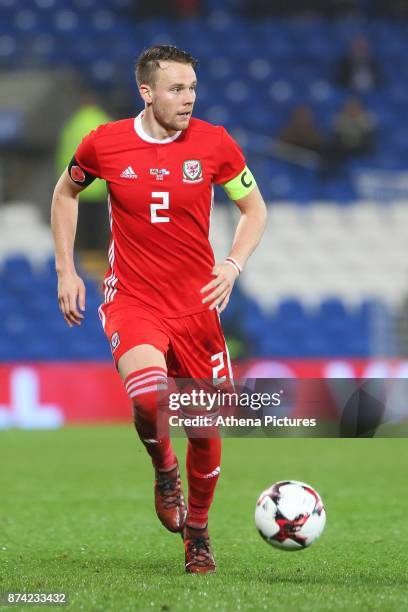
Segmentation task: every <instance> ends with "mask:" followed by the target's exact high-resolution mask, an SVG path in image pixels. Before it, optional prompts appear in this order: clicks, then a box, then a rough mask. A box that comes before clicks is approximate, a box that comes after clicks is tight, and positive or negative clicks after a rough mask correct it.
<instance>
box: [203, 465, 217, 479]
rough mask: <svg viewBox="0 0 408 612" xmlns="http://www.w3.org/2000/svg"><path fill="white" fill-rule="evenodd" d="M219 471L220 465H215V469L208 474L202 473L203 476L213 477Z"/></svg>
mask: <svg viewBox="0 0 408 612" xmlns="http://www.w3.org/2000/svg"><path fill="white" fill-rule="evenodd" d="M220 472H221V468H220V466H218V467H216V468H215V470H213V471H212V472H210V473H209V474H204V476H203V478H215V477H216V476H218V474H219V473H220Z"/></svg>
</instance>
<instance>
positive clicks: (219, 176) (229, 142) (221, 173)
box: [214, 127, 246, 184]
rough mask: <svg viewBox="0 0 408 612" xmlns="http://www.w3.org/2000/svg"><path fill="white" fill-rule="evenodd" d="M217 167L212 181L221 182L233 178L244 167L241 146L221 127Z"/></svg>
mask: <svg viewBox="0 0 408 612" xmlns="http://www.w3.org/2000/svg"><path fill="white" fill-rule="evenodd" d="M216 163H217V167H216V172H215V175H214V183H216V184H223V183H226V182H227V181H230V180H231V179H233V178H235V177H236V176H237V175H238V174H239V173H240V172H242V170H243V169H244V168H245V165H246V163H245V157H244V154H243V153H242V150H241V147H240V146H239V145H238V143H236V142H235V140H234V139H233V138H232V137H231V136H230V135H229V134H228V132H227V130H226V129H225V128H223V127H222V128H221V142H220V144H219V146H218V149H217V159H216Z"/></svg>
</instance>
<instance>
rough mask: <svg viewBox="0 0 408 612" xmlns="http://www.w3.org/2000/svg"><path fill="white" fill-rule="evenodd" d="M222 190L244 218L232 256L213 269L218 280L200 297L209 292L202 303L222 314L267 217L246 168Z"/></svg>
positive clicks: (238, 226)
mask: <svg viewBox="0 0 408 612" xmlns="http://www.w3.org/2000/svg"><path fill="white" fill-rule="evenodd" d="M223 188H224V190H225V191H226V193H227V195H228V196H229V198H230V199H231V200H232V201H233V202H234V204H236V206H238V208H239V210H240V212H241V218H240V220H239V222H238V225H237V228H236V231H235V236H234V241H233V244H232V248H231V251H230V254H229V255H228V257H227V258H226V260H225V261H224V262H223V263H221V264H217V265H216V266H214V269H213V272H212V274H213V275H214V276H215V279H214V280H212V281H211V282H210V283H208V284H207V285H206V286H205V287H203V288H202V289H201V293H208V292H210V293H208V295H207V296H206V297H205V298H204V299H203V300H202V301H203V303H210V306H209V308H210V310H213V309H214V308H217V307H218V308H219V312H222V311H223V310H225V308H226V307H227V304H228V302H229V298H230V295H231V291H232V289H233V286H234V283H235V281H236V279H237V277H238V275H239V274H240V272H241V271H242V268H243V267H244V265H245V263H246V261H247V259H248V258H249V256H250V255H251V253H253V251H254V250H255V249H256V247H257V245H258V243H259V241H260V239H261V237H262V234H263V232H264V230H265V225H266V217H267V213H266V205H265V202H264V199H263V197H262V195H261V193H260V191H259V189H258V187H257V185H256V182H255V179H254V177H253V176H252V174H251V172H250V170H249V169H248V168H247V167H245V168H244V170H242V172H241V173H240V174H239V175H238V176H237V177H235V178H234V179H232V180H230V181H228V182H227V183H225V184H224V185H223Z"/></svg>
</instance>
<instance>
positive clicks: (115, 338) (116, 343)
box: [111, 332, 120, 352]
mask: <svg viewBox="0 0 408 612" xmlns="http://www.w3.org/2000/svg"><path fill="white" fill-rule="evenodd" d="M119 344H120V337H119V332H115V333H114V334H112V338H111V347H112V352H114V351H116V349H117V348H118V346H119Z"/></svg>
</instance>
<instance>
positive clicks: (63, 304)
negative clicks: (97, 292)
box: [58, 273, 85, 327]
mask: <svg viewBox="0 0 408 612" xmlns="http://www.w3.org/2000/svg"><path fill="white" fill-rule="evenodd" d="M58 303H59V307H60V310H61V312H62V314H63V317H64V319H65V321H66V322H67V324H68V325H69V326H70V327H72V326H73V325H74V324H75V325H81V321H82V319H83V318H84V315H83V314H81V313H80V312H79V310H82V311H83V310H85V285H84V281H83V280H82V278H80V277H79V276H78V275H77V274H75V273H69V274H59V275H58Z"/></svg>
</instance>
